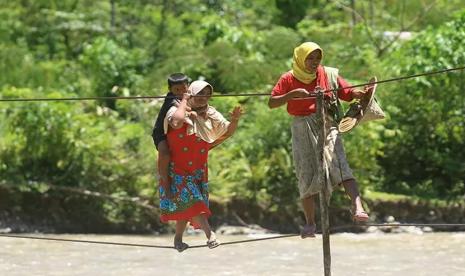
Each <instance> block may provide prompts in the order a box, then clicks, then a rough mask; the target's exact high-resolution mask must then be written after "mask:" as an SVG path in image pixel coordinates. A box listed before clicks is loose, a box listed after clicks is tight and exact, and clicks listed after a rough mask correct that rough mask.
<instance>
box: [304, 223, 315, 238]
mask: <svg viewBox="0 0 465 276" xmlns="http://www.w3.org/2000/svg"><path fill="white" fill-rule="evenodd" d="M315 232H316V225H315V224H312V225H310V224H305V225H304V228H302V230H301V231H300V237H301V238H302V239H305V238H314V237H315Z"/></svg>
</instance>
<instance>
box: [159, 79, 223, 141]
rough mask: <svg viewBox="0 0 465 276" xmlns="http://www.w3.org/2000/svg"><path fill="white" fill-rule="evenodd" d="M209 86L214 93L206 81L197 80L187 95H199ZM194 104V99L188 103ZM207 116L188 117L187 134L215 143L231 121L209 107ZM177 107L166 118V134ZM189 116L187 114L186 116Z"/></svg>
mask: <svg viewBox="0 0 465 276" xmlns="http://www.w3.org/2000/svg"><path fill="white" fill-rule="evenodd" d="M207 86H209V87H210V89H211V91H212V93H213V87H212V86H211V85H210V84H209V83H208V82H206V81H203V80H197V81H193V82H192V83H191V84H190V85H189V88H188V90H187V93H189V94H191V95H192V96H195V95H197V94H198V93H199V92H200V91H202V90H203V89H204V88H205V87H207ZM191 103H192V98H191V99H190V100H189V101H188V105H189V104H191ZM206 109H207V110H206V113H205V116H201V115H198V116H197V118H195V119H194V120H191V119H190V118H189V117H187V116H186V119H185V121H184V122H185V123H187V124H188V126H187V134H188V135H191V134H195V135H196V136H197V137H199V138H200V139H202V140H204V141H205V142H208V143H213V142H214V141H216V140H217V139H218V138H220V137H221V136H223V135H224V134H225V133H226V131H227V130H228V126H229V121H228V120H226V119H225V118H224V117H223V115H222V114H221V113H220V112H218V111H217V110H216V109H215V108H214V107H212V106H210V105H207V107H206ZM176 110H177V107H176V106H173V107H171V108H170V109H169V110H168V112H167V113H166V117H165V133H167V132H168V122H169V120H170V119H171V117H172V116H173V114H174V113H175V112H176ZM186 115H187V114H186Z"/></svg>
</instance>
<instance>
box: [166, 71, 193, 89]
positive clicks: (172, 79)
mask: <svg viewBox="0 0 465 276" xmlns="http://www.w3.org/2000/svg"><path fill="white" fill-rule="evenodd" d="M188 82H189V79H188V78H187V76H186V75H184V74H183V73H174V74H171V75H169V77H168V87H171V86H172V85H174V84H181V83H188Z"/></svg>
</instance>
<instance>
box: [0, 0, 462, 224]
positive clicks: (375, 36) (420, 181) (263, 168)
mask: <svg viewBox="0 0 465 276" xmlns="http://www.w3.org/2000/svg"><path fill="white" fill-rule="evenodd" d="M114 4H115V5H114V6H113V8H114V13H112V6H111V1H90V0H84V1H70V0H63V1H43V0H40V1H30V0H24V1H6V0H0V7H1V8H0V16H1V18H2V20H0V97H2V98H6V97H29V98H32V97H76V96H131V95H164V94H165V93H166V92H167V87H166V77H167V76H168V75H169V74H170V73H173V72H184V73H186V74H188V75H189V76H190V77H191V79H193V80H195V79H199V78H204V79H206V80H207V81H209V82H210V83H212V84H213V86H214V88H215V93H222V94H228V93H247V92H260V93H263V92H269V91H270V90H271V88H272V86H273V85H274V83H275V82H276V81H277V79H278V78H279V76H280V75H281V74H282V73H284V72H286V71H287V70H289V69H290V65H291V60H292V50H293V48H294V47H295V46H296V45H298V44H299V43H301V42H303V41H315V42H317V43H319V44H320V45H321V46H322V47H323V49H324V59H323V63H324V64H325V65H328V66H333V67H337V68H339V69H340V74H341V75H342V76H343V77H344V78H346V79H348V80H350V81H351V82H352V83H354V84H357V83H361V82H365V81H367V80H368V79H369V78H370V77H371V76H373V75H377V76H378V78H379V79H387V78H388V77H394V76H400V75H410V74H416V73H420V72H424V71H429V70H436V69H442V68H445V67H453V66H463V64H465V62H464V54H463V53H465V51H464V50H465V49H464V48H463V45H462V44H463V37H465V34H464V32H463V30H464V29H465V28H464V15H463V13H462V14H460V15H458V17H456V18H455V20H454V21H453V22H450V23H447V24H446V25H444V26H442V24H444V22H445V21H447V20H450V19H451V18H452V14H453V12H454V11H458V10H460V9H465V5H464V3H463V1H460V0H451V1H445V0H440V1H433V0H428V1H423V0H412V1H393V0H389V1H355V11H354V10H352V7H351V6H350V4H351V1H347V0H341V1H319V0H313V1H300V0H299V1H293V0H292V1H291V0H279V1H276V0H257V1H248V0H238V1H227V0H189V1H180V0H175V1H158V2H157V3H154V2H153V1H128V0H124V1H114ZM428 26H429V27H428ZM425 29H426V30H425ZM423 30H425V31H423ZM385 31H392V32H396V31H411V32H413V40H412V41H410V42H405V41H403V40H401V39H398V38H396V37H395V36H394V37H390V36H387V35H386V34H385ZM417 31H422V32H421V33H420V34H416V33H415V32H417ZM463 77H464V75H463V73H462V75H461V74H459V73H450V74H443V75H438V76H434V77H428V78H419V79H416V80H411V81H408V82H400V83H398V84H397V85H395V86H394V85H387V84H386V85H384V84H383V85H380V86H379V87H378V96H379V97H380V98H382V104H383V106H384V108H385V109H386V111H387V114H388V116H389V118H388V119H387V120H386V121H385V122H378V123H374V122H373V123H370V124H366V125H361V126H360V127H357V129H356V130H355V131H353V132H351V133H350V134H348V135H345V136H344V141H345V143H344V145H345V149H346V153H347V156H348V159H349V162H350V164H351V167H352V169H354V172H355V175H356V177H357V179H358V180H359V182H360V183H361V185H362V186H363V188H365V189H366V190H383V191H394V192H402V193H409V194H416V195H424V196H431V197H433V196H441V197H444V196H450V197H457V196H460V195H463V194H464V193H465V191H464V190H465V187H464V185H465V184H464V182H463V175H465V168H464V165H463V164H464V162H463V161H462V160H463V159H464V156H463V150H462V148H463V144H464V141H463V137H464V125H463V124H464V120H463V118H464V110H465V107H464V106H465V105H464V101H463V96H462V95H461V94H460V93H461V92H462V91H463V88H464V87H463ZM441 91H446V92H441ZM445 95H447V96H445ZM266 101H267V97H263V98H244V97H240V98H225V97H222V98H214V99H213V100H212V102H211V104H212V105H213V106H215V107H217V109H218V110H219V111H220V112H222V113H223V114H225V116H227V114H228V112H229V111H230V110H231V109H232V108H233V106H235V105H237V104H242V105H244V106H245V108H246V110H247V113H246V115H245V116H244V117H243V120H242V121H241V123H240V127H239V129H238V130H237V133H236V134H235V136H234V137H232V138H230V139H229V140H228V141H226V142H225V143H224V144H223V145H221V146H219V147H218V148H216V149H214V150H213V151H212V152H211V157H210V168H211V173H210V177H211V184H212V191H213V194H214V195H217V196H221V197H224V198H225V199H230V198H232V197H239V198H246V199H250V200H256V201H258V202H260V203H262V204H264V205H265V206H268V207H270V208H274V209H279V208H295V206H297V205H296V199H297V188H296V185H295V184H296V179H295V176H294V168H293V164H292V154H291V137H290V135H291V134H290V122H291V118H290V116H289V115H288V114H287V113H286V112H285V110H284V108H279V109H277V110H270V109H269V108H268V106H267V105H266ZM0 105H1V108H0V174H1V176H2V181H7V182H11V183H17V184H20V183H28V182H29V183H44V184H47V183H51V184H55V185H63V186H72V187H84V188H89V189H94V190H97V191H102V192H106V193H110V194H129V195H146V196H152V195H153V190H154V189H153V188H154V183H155V179H154V176H155V174H154V171H155V166H154V164H155V160H154V159H155V150H154V147H153V144H152V141H151V138H150V133H151V128H152V126H153V123H154V119H155V117H156V115H157V112H158V110H159V107H160V105H161V101H159V100H154V101H150V102H147V101H143V100H138V101H125V100H118V101H114V100H107V101H101V102H96V103H93V102H63V103H52V102H47V103H0ZM99 207H100V208H101V209H102V210H105V212H106V214H107V216H108V218H109V219H110V220H113V221H120V220H122V219H126V218H128V217H130V216H131V214H133V212H132V211H131V210H132V209H131V208H130V207H128V206H123V207H121V208H122V209H113V208H114V206H113V205H112V204H110V203H107V204H103V203H102V205H101V206H99ZM126 211H127V212H126ZM136 217H137V216H136Z"/></svg>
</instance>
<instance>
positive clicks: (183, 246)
mask: <svg viewBox="0 0 465 276" xmlns="http://www.w3.org/2000/svg"><path fill="white" fill-rule="evenodd" d="M187 248H189V245H188V244H187V243H184V242H177V243H175V244H174V249H176V250H178V252H183V251H184V250H186V249H187Z"/></svg>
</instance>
